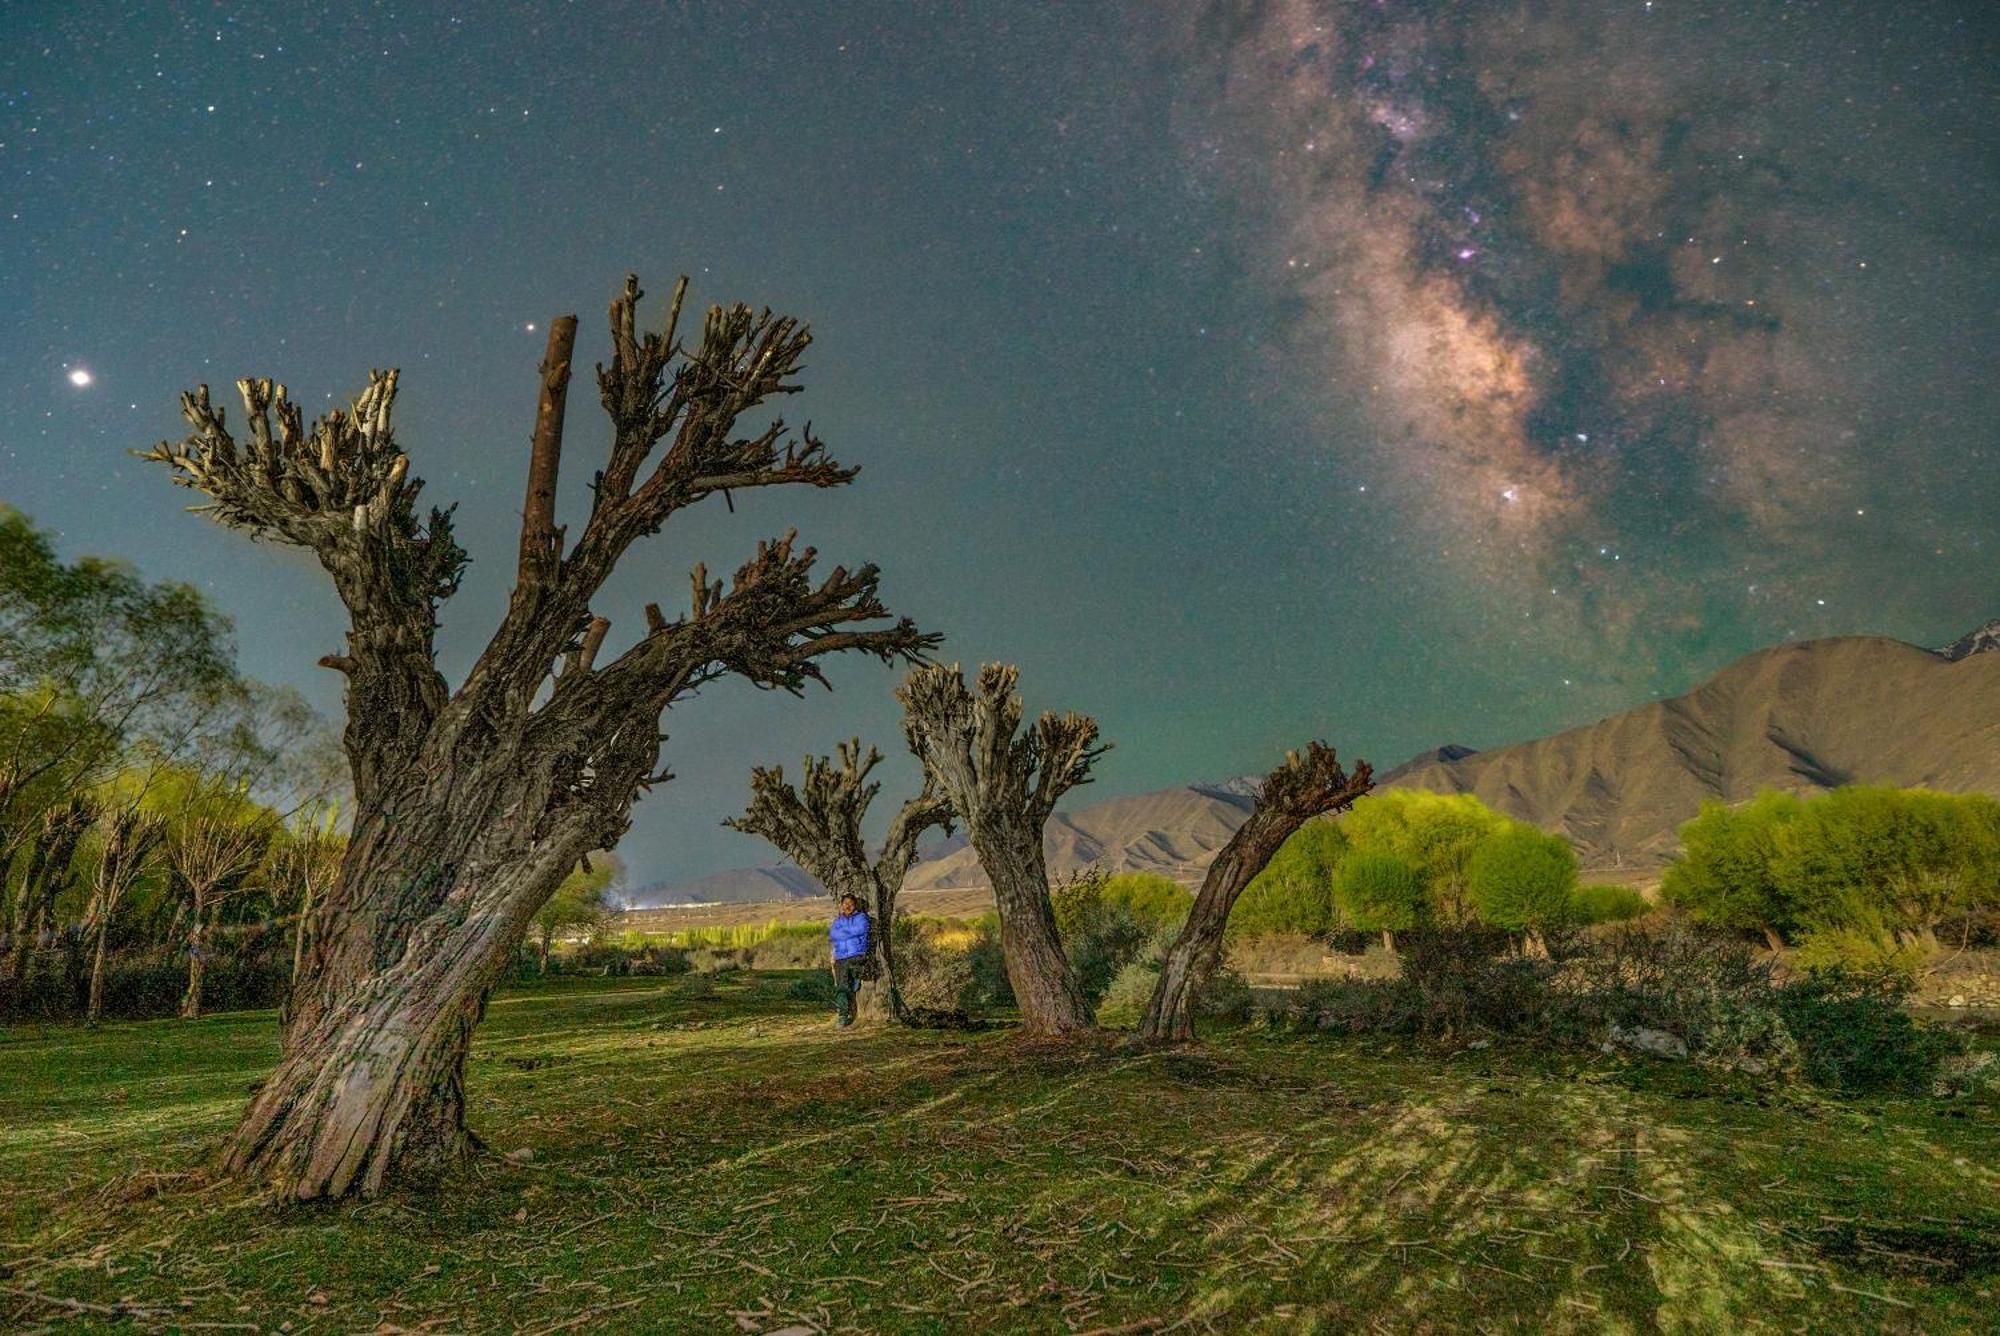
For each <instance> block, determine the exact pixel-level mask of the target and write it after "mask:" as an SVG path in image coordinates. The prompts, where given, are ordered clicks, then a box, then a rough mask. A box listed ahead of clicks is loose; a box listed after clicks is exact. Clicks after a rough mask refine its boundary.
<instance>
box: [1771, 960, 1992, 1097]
mask: <svg viewBox="0 0 2000 1336" xmlns="http://www.w3.org/2000/svg"><path fill="white" fill-rule="evenodd" d="M1904 998H1905V984H1904V983H1903V982H1902V981H1901V980H1900V979H1897V978H1894V977H1892V976H1888V975H1880V974H1878V975H1874V976H1872V977H1871V976H1867V975H1859V974H1851V973H1846V972H1844V971H1840V970H1829V971H1814V972H1812V973H1810V974H1807V975H1806V976H1805V977H1803V978H1801V979H1797V980H1794V981H1792V982H1791V983H1788V984H1787V985H1786V986H1785V987H1784V988H1782V989H1780V990H1779V991H1778V994H1777V1008H1778V1014H1779V1015H1780V1016H1781V1017H1782V1018H1783V1019H1784V1023H1785V1027H1786V1029H1787V1030H1789V1031H1790V1032H1791V1035H1792V1038H1793V1040H1794V1041H1795V1042H1796V1044H1797V1045H1798V1051H1799V1062H1800V1067H1801V1069H1802V1071H1803V1073H1804V1075H1805V1077H1806V1079H1807V1080H1809V1081H1811V1082H1812V1083H1813V1084H1814V1085H1818V1086H1823V1087H1825V1088H1827V1089H1830V1090H1837V1091H1839V1092H1841V1093H1843V1094H1849V1095H1860V1094H1871V1093H1873V1092H1876V1091H1881V1090H1895V1091H1901V1092H1903V1093H1906V1094H1924V1093H1926V1092H1928V1091H1929V1090H1930V1088H1931V1083H1932V1081H1933V1080H1934V1079H1935V1078H1936V1076H1937V1073H1938V1070H1939V1068H1940V1067H1941V1066H1942V1065H1943V1063H1944V1061H1945V1059H1946V1058H1948V1057H1951V1056H1954V1055H1955V1054H1957V1053H1959V1052H1961V1051H1963V1048H1964V1045H1963V1043H1962V1041H1960V1039H1959V1038H1958V1036H1957V1035H1955V1034H1953V1033H1951V1032H1948V1031H1945V1030H1941V1029H1937V1028H1934V1027H1929V1026H1924V1025H1920V1024H1918V1023H1917V1021H1916V1020H1914V1019H1913V1018H1912V1017H1911V1016H1910V1013H1909V1012H1908V1011H1907V1010H1906V1009H1905V1008H1904V1006H1903V1001H1904Z"/></svg>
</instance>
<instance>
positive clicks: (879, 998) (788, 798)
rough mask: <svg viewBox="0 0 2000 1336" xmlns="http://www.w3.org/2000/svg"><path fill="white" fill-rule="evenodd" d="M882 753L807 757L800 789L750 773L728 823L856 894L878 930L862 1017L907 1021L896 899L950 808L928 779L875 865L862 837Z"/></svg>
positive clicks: (899, 814)
mask: <svg viewBox="0 0 2000 1336" xmlns="http://www.w3.org/2000/svg"><path fill="white" fill-rule="evenodd" d="M881 760H882V753H880V752H878V751H876V750H875V749H874V748H873V747H870V748H869V749H868V751H867V752H866V753H865V754H864V753H863V752H862V750H861V739H860V738H855V739H853V740H852V741H849V742H843V743H841V744H840V748H839V755H838V756H808V757H806V758H805V766H804V769H805V774H804V778H803V779H802V781H801V782H800V785H799V787H798V788H793V787H792V785H791V783H790V782H789V781H787V780H786V778H785V770H784V767H783V766H772V767H770V768H769V769H765V768H764V767H762V766H759V767H758V768H757V769H755V770H753V771H751V772H750V807H749V809H748V810H747V811H745V812H744V814H743V815H742V816H738V817H731V818H730V819H729V820H727V821H725V822H723V823H722V824H723V825H725V826H728V827H730V828H731V829H734V830H740V831H744V832H746V833H748V834H751V835H761V836H763V837H764V838H765V839H766V840H769V841H770V842H771V843H772V844H774V845H776V846H777V848H778V849H779V851H780V852H782V853H783V854H784V855H785V856H786V857H787V858H790V859H791V860H792V861H793V862H794V863H797V864H798V865H799V866H800V867H802V868H804V869H805V870H806V871H807V872H810V873H811V874H812V875H813V876H815V877H817V878H819V881H820V884H821V885H823V886H825V887H826V888H827V890H829V891H831V892H832V893H833V894H834V896H835V898H836V899H838V898H839V897H841V896H847V895H851V896H853V897H854V898H855V899H856V900H857V901H858V902H860V904H861V906H862V907H863V908H864V909H866V910H867V911H868V921H869V924H870V925H871V927H872V928H873V931H872V932H871V933H870V934H869V941H868V954H869V957H870V958H871V964H872V965H873V969H872V970H870V971H868V973H869V974H870V975H871V976H872V977H870V978H869V979H868V981H867V982H866V983H864V984H863V985H862V988H861V992H860V995H859V996H858V997H857V998H856V1002H857V1003H858V1004H859V1005H858V1007H857V1011H858V1013H859V1014H860V1016H861V1017H862V1018H863V1019H869V1018H874V1019H878V1020H879V1019H883V1018H893V1019H895V1020H903V1019H906V1016H905V1013H904V1009H903V999H902V996H901V994H900V993H898V992H897V991H896V958H895V949H894V945H893V943H892V941H891V937H892V935H893V934H892V930H893V928H894V926H895V921H896V893H897V892H898V891H900V890H902V888H903V877H904V876H905V875H906V874H907V873H908V872H909V870H910V864H911V863H913V862H915V861H916V857H917V841H918V840H919V839H921V838H922V837H923V833H924V832H925V831H927V830H929V829H930V828H931V827H933V826H942V827H944V828H945V829H946V830H950V829H951V822H952V810H951V804H950V803H949V802H947V801H946V800H945V799H944V798H943V797H942V796H941V795H940V794H939V793H938V792H937V789H936V786H935V783H934V781H933V780H932V779H931V778H930V777H929V776H928V775H926V777H925V779H924V788H923V792H921V793H919V794H918V795H917V796H916V797H914V798H911V799H910V800H909V801H907V802H905V803H904V804H903V805H902V806H901V807H900V808H898V809H897V810H896V815H895V816H894V817H892V818H890V821H889V831H888V834H886V835H885V836H883V838H882V844H881V847H880V849H879V850H878V851H877V852H876V854H875V857H874V858H873V859H870V858H869V857H868V851H867V849H866V848H865V847H864V843H863V840H862V837H861V823H862V821H863V820H864V819H865V818H866V817H867V815H868V807H869V804H871V803H873V802H874V801H875V795H876V794H878V793H879V792H881V790H882V786H881V784H880V783H871V782H869V779H868V774H869V772H870V771H872V770H873V769H874V768H875V767H876V766H877V765H879V764H880V763H881Z"/></svg>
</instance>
